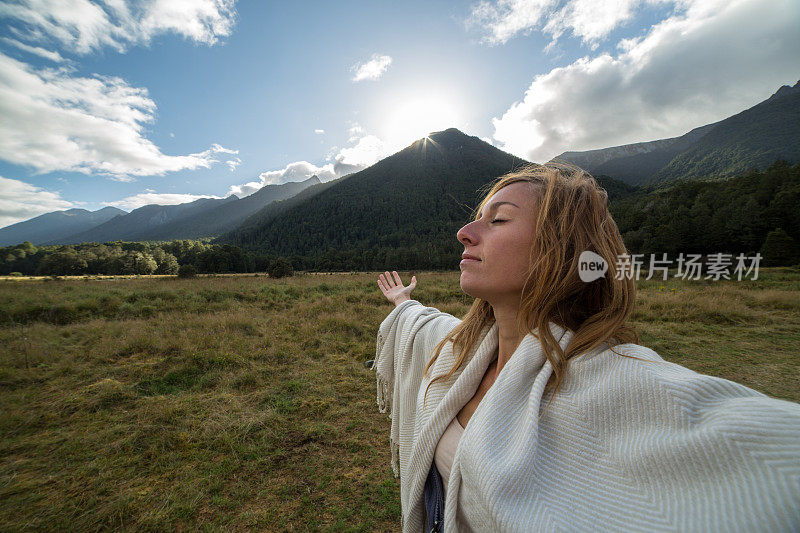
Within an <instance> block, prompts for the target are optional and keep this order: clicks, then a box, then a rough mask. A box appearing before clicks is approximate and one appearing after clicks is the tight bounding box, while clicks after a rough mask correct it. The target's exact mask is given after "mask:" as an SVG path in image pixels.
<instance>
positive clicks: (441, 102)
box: [384, 97, 462, 149]
mask: <svg viewBox="0 0 800 533" xmlns="http://www.w3.org/2000/svg"><path fill="white" fill-rule="evenodd" d="M461 122H462V121H461V119H460V116H459V113H458V112H457V111H456V109H455V106H453V105H452V104H451V103H450V102H448V101H447V100H446V99H445V98H435V97H423V98H417V99H413V100H408V101H405V102H403V103H402V104H400V105H399V106H397V107H396V108H395V109H394V110H393V111H392V112H391V113H390V114H389V116H388V118H387V120H386V122H385V123H384V128H385V132H386V134H385V135H386V137H385V138H386V142H387V144H388V145H389V146H391V147H392V148H395V149H400V148H403V147H405V146H408V145H409V144H411V143H412V142H414V141H416V140H417V139H421V138H422V137H425V136H427V135H428V134H429V133H431V132H433V131H441V130H445V129H447V128H452V127H461Z"/></svg>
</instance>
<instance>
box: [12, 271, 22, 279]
mask: <svg viewBox="0 0 800 533" xmlns="http://www.w3.org/2000/svg"><path fill="white" fill-rule="evenodd" d="M9 276H13V277H15V278H18V277H20V276H22V272H12V273H11V274H9Z"/></svg>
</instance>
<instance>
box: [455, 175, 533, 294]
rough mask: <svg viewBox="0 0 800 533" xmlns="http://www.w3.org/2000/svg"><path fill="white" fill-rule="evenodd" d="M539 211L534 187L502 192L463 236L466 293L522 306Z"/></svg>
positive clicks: (523, 184) (508, 188) (507, 188)
mask: <svg viewBox="0 0 800 533" xmlns="http://www.w3.org/2000/svg"><path fill="white" fill-rule="evenodd" d="M536 211H537V200H536V196H535V193H534V192H533V191H532V190H531V185H530V184H529V183H526V182H516V183H512V184H511V185H507V186H505V187H503V188H502V189H500V190H499V191H497V192H496V193H495V194H494V195H493V196H492V197H491V198H489V200H488V201H487V202H486V204H485V205H484V206H483V209H482V211H481V213H480V218H479V219H478V220H475V221H474V222H470V223H469V224H467V225H466V226H464V227H463V228H461V229H460V230H458V233H457V234H456V237H457V238H458V240H459V241H460V242H461V244H463V245H464V256H463V257H464V259H462V261H461V264H460V267H461V290H463V291H464V292H465V293H467V294H469V295H470V296H472V297H473V298H481V299H482V300H486V301H487V302H489V303H490V304H492V305H495V304H498V303H502V302H505V301H508V302H512V303H515V304H518V302H519V297H520V294H521V293H522V287H523V286H524V284H525V279H526V276H527V272H528V269H529V267H530V251H531V246H532V244H533V237H534V232H535V229H536ZM468 256H472V257H474V258H475V259H471V258H470V257H468Z"/></svg>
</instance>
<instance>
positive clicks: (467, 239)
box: [456, 222, 477, 246]
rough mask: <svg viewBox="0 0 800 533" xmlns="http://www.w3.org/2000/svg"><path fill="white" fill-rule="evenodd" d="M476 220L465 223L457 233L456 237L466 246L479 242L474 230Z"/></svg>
mask: <svg viewBox="0 0 800 533" xmlns="http://www.w3.org/2000/svg"><path fill="white" fill-rule="evenodd" d="M473 224H474V222H470V223H469V224H466V225H464V227H462V228H461V229H460V230H458V232H457V233H456V239H458V241H459V242H460V243H461V244H463V245H464V246H472V245H474V244H475V243H476V242H477V236H476V235H475V232H474V231H473V229H474V226H473Z"/></svg>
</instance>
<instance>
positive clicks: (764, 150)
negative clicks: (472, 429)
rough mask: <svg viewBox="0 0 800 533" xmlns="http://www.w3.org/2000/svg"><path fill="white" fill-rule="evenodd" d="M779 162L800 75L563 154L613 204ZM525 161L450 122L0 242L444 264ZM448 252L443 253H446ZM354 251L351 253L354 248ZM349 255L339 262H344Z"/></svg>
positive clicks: (798, 143)
mask: <svg viewBox="0 0 800 533" xmlns="http://www.w3.org/2000/svg"><path fill="white" fill-rule="evenodd" d="M778 159H784V160H786V161H788V162H789V163H797V162H800V81H799V82H798V83H797V84H796V85H794V86H793V87H789V86H784V87H781V88H780V89H779V90H778V91H777V92H776V93H775V94H773V95H772V96H771V97H770V98H769V99H767V100H765V101H764V102H761V103H760V104H758V105H756V106H754V107H752V108H750V109H747V110H745V111H743V112H741V113H738V114H736V115H734V116H732V117H729V118H727V119H725V120H721V121H719V122H716V123H713V124H708V125H706V126H702V127H699V128H695V129H693V130H692V131H690V132H688V133H686V134H685V135H682V136H680V137H673V138H670V139H661V140H656V141H650V142H642V143H636V144H629V145H624V146H615V147H611V148H604V149H600V150H590V151H585V152H564V153H563V154H561V155H560V156H558V157H557V158H554V160H562V161H569V162H572V163H574V164H577V165H578V166H580V167H582V168H585V169H586V170H588V171H589V172H591V173H592V174H594V175H595V176H597V177H598V181H599V182H600V183H601V185H603V186H604V187H605V188H606V190H607V191H608V193H609V196H610V197H611V198H614V199H620V198H623V197H626V196H630V195H631V194H634V193H635V191H636V187H642V186H644V187H645V188H648V189H650V188H660V187H662V186H664V185H667V184H671V183H674V182H675V181H695V180H701V181H706V180H719V179H724V178H727V177H730V176H733V175H737V174H741V173H742V172H745V171H747V170H750V169H754V168H757V169H764V168H766V167H767V166H768V165H770V164H772V163H773V162H774V161H776V160H778ZM524 164H527V162H526V161H524V160H522V159H520V158H518V157H515V156H513V155H511V154H508V153H505V152H503V151H501V150H499V149H497V148H496V147H494V146H491V145H490V144H487V143H485V142H483V141H481V140H480V139H478V138H477V137H472V136H469V135H465V134H464V133H462V132H461V131H459V130H457V129H453V128H451V129H447V130H444V131H440V132H435V133H431V134H430V135H429V136H428V137H425V138H423V139H420V140H418V141H416V142H414V143H413V144H411V145H410V146H408V147H407V148H405V149H404V150H401V151H400V152H397V153H396V154H393V155H391V156H389V157H387V158H385V159H383V160H381V161H379V162H378V163H376V164H375V165H373V166H371V167H369V168H367V169H364V170H362V171H360V172H357V173H354V174H351V175H349V176H345V177H343V178H339V179H337V180H333V181H329V182H326V183H321V182H320V180H319V179H318V178H317V177H316V176H312V177H311V178H309V179H307V180H305V181H303V182H290V183H284V184H281V185H267V186H265V187H263V188H261V189H260V190H258V191H257V192H255V193H254V194H252V195H250V196H247V197H245V198H238V197H236V196H229V197H227V198H224V199H200V200H196V201H194V202H189V203H185V204H180V205H170V206H162V205H147V206H144V207H140V208H139V209H135V210H133V211H131V212H130V213H125V212H124V211H122V210H119V209H116V208H112V207H107V208H104V209H101V210H99V211H95V212H89V211H86V210H83V209H70V210H68V211H57V212H53V213H47V214H45V215H41V216H38V217H36V218H33V219H31V220H27V221H25V222H20V223H17V224H13V225H11V226H8V227H6V228H2V229H0V245H8V244H16V243H19V242H22V241H25V240H27V241H30V242H32V243H34V244H71V243H79V242H108V241H115V240H126V241H158V240H163V241H166V240H173V239H196V238H202V237H217V238H218V242H225V243H234V244H238V245H241V246H242V247H243V248H245V249H247V250H250V251H253V252H257V253H260V254H265V255H271V256H277V255H284V256H291V257H293V258H294V259H295V262H296V264H297V265H304V266H305V267H307V268H314V269H325V268H328V267H333V266H334V265H338V266H339V267H341V266H342V265H348V264H354V261H352V260H351V259H352V257H354V256H356V255H358V256H359V257H361V258H362V259H363V258H366V259H365V261H366V263H364V262H361V263H359V264H374V265H382V264H385V263H386V261H385V259H386V258H387V257H389V258H391V259H392V260H393V261H390V262H392V264H396V265H397V267H398V268H403V265H411V264H426V265H429V266H431V267H435V266H436V265H442V266H444V265H448V266H449V265H452V258H451V257H449V256H448V254H449V253H450V251H452V252H453V253H455V252H456V251H457V249H459V248H460V245H458V243H457V241H456V240H455V238H454V235H455V230H457V229H458V227H460V225H461V224H463V223H464V222H466V220H467V219H468V216H469V211H470V209H472V208H473V207H474V206H475V205H476V203H477V201H478V199H479V198H480V196H481V192H480V190H481V188H482V187H484V186H485V185H486V184H488V183H489V182H491V181H492V179H493V178H495V177H497V176H500V175H502V174H505V173H507V172H508V171H510V170H513V169H515V168H518V167H520V166H522V165H524ZM446 250H450V251H446ZM359 254H360V255H359ZM348 258H350V259H348Z"/></svg>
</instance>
